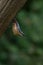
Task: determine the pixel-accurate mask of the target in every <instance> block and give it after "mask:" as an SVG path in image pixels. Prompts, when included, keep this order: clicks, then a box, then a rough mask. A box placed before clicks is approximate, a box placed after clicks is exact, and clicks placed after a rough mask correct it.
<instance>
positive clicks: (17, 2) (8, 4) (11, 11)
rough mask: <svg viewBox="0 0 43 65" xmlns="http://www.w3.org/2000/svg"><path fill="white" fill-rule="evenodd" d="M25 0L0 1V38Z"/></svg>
mask: <svg viewBox="0 0 43 65" xmlns="http://www.w3.org/2000/svg"><path fill="white" fill-rule="evenodd" d="M26 1H27V0H0V36H1V35H2V34H3V32H4V31H5V30H6V29H7V27H8V25H9V23H10V22H11V20H12V19H13V17H15V15H16V14H17V12H18V11H19V10H20V9H21V7H22V6H23V5H24V4H25V2H26Z"/></svg>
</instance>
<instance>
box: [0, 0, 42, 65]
mask: <svg viewBox="0 0 43 65" xmlns="http://www.w3.org/2000/svg"><path fill="white" fill-rule="evenodd" d="M16 19H17V21H18V22H19V24H20V27H21V29H22V31H23V32H24V34H25V35H24V37H20V36H15V35H14V34H13V32H12V23H11V24H10V25H9V27H8V29H7V30H6V32H5V33H4V34H3V36H2V37H1V38H0V65H43V0H31V1H27V3H26V4H25V6H24V7H23V8H22V9H21V10H20V11H19V12H18V13H17V15H16Z"/></svg>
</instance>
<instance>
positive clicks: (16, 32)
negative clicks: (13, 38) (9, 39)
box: [12, 19, 24, 36]
mask: <svg viewBox="0 0 43 65" xmlns="http://www.w3.org/2000/svg"><path fill="white" fill-rule="evenodd" d="M12 31H13V34H14V35H20V36H23V35H24V33H23V32H22V31H21V29H20V26H19V24H18V22H17V21H16V20H15V19H14V23H13V26H12Z"/></svg>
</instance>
